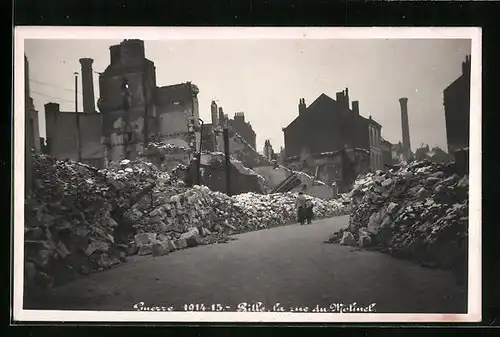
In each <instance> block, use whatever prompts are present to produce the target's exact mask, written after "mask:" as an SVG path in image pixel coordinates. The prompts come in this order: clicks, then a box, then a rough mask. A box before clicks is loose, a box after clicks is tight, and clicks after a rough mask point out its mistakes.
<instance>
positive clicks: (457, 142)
mask: <svg viewBox="0 0 500 337" xmlns="http://www.w3.org/2000/svg"><path fill="white" fill-rule="evenodd" d="M470 75H471V58H470V55H467V56H466V57H465V61H464V62H462V75H460V77H458V78H457V79H456V80H455V81H453V83H451V84H450V85H449V86H448V87H447V88H446V89H444V91H443V104H444V114H445V120H446V140H447V143H448V153H449V154H450V155H454V154H455V152H456V151H457V150H460V149H464V148H468V147H469V124H470V122H469V120H470V89H471V77H470Z"/></svg>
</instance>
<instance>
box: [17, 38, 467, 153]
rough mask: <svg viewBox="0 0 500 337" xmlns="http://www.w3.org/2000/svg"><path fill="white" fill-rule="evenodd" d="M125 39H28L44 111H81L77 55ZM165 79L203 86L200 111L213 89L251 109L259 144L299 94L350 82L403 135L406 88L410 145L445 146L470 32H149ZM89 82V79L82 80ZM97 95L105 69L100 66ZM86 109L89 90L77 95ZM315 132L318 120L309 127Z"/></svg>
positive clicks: (206, 108) (292, 110)
mask: <svg viewBox="0 0 500 337" xmlns="http://www.w3.org/2000/svg"><path fill="white" fill-rule="evenodd" d="M120 42H121V40H26V43H25V53H26V55H27V57H28V60H29V63H30V75H29V76H30V86H31V96H32V97H33V100H34V102H35V108H36V109H37V110H38V111H39V112H40V115H39V116H40V134H41V136H42V137H43V136H45V116H44V113H43V110H44V108H43V106H44V104H46V103H47V102H57V103H59V104H60V105H61V109H62V110H66V111H74V75H73V73H74V72H75V71H80V64H79V62H78V59H79V58H82V57H90V58H93V59H94V70H95V71H101V72H102V71H103V70H104V69H105V68H106V66H107V65H108V64H109V46H110V45H113V44H118V43H120ZM145 45H146V57H147V58H148V59H150V60H151V61H153V62H154V63H155V65H156V79H157V85H158V86H163V85H170V84H176V83H181V82H187V81H192V82H193V83H194V84H196V85H197V86H198V87H199V89H200V93H199V96H198V98H199V103H200V105H199V106H200V117H201V118H202V119H204V120H205V122H207V121H209V119H210V102H211V101H212V100H213V99H215V100H217V104H218V105H219V106H222V107H223V108H224V111H225V112H226V113H228V114H229V115H230V116H232V115H233V114H234V113H235V112H238V111H243V112H244V113H245V118H246V119H247V120H248V121H250V122H251V124H252V126H253V129H254V130H255V132H256V133H257V148H258V150H259V151H261V150H262V147H263V145H264V141H265V139H270V140H271V144H272V145H273V147H274V149H275V150H279V148H280V146H283V142H284V140H283V132H282V130H281V128H282V127H284V126H286V125H288V124H289V123H290V122H291V121H292V120H293V119H294V118H295V117H296V116H297V114H298V107H297V105H298V102H299V98H302V97H303V98H305V101H306V104H307V105H309V104H311V103H312V102H313V101H314V100H315V99H316V98H317V97H318V96H319V95H320V94H321V93H325V94H326V95H329V96H330V97H332V98H335V93H336V92H337V91H341V90H343V89H344V88H346V87H348V88H349V96H350V99H351V101H352V100H359V101H360V103H359V105H360V113H361V115H363V116H365V117H368V116H369V115H371V116H372V118H374V119H375V120H376V121H378V122H379V123H380V124H381V125H382V136H383V137H384V138H385V139H387V140H389V141H390V142H393V143H397V142H398V141H399V140H401V117H400V107H399V101H398V99H399V98H400V97H408V111H409V120H410V139H411V145H412V149H413V150H415V149H416V148H418V147H419V146H420V144H421V143H426V144H429V145H431V146H434V145H438V146H440V147H441V148H443V149H444V150H446V149H447V145H446V129H445V120H444V107H443V98H442V97H443V89H444V88H446V87H447V86H448V85H449V84H450V83H451V82H453V81H454V80H455V79H456V78H457V77H458V76H460V74H461V71H462V68H461V64H462V61H463V60H464V59H465V55H468V54H470V49H471V44H470V40H456V39H455V40H442V39H441V40H415V39H410V40H345V39H344V40H306V39H302V40H231V41H228V40H184V41H182V40H170V41H146V42H145ZM79 86H80V88H81V84H79ZM94 86H95V96H96V97H95V98H96V100H97V98H98V96H99V95H98V93H99V90H98V75H97V74H95V76H94ZM79 97H80V98H79V106H80V108H79V109H80V111H81V109H82V106H81V102H82V100H81V95H80V96H79ZM311 132H313V130H311Z"/></svg>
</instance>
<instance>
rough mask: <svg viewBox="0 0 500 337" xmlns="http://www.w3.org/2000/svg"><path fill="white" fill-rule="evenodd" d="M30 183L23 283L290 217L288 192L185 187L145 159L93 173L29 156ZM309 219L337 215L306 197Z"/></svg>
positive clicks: (332, 205) (337, 210)
mask: <svg viewBox="0 0 500 337" xmlns="http://www.w3.org/2000/svg"><path fill="white" fill-rule="evenodd" d="M33 160H34V164H33V165H34V179H35V188H34V190H33V191H32V192H31V193H30V194H29V195H27V196H26V203H25V261H26V263H25V273H24V274H25V275H24V276H25V283H24V284H25V286H26V289H27V290H28V291H31V290H32V289H37V288H38V287H51V286H53V285H57V284H61V283H65V282H67V281H69V280H71V279H74V278H75V277H77V276H78V275H82V274H88V273H91V272H97V271H102V270H105V269H107V268H110V267H112V266H114V265H117V264H119V263H121V262H124V261H126V260H127V256H129V255H133V254H140V255H148V254H152V255H155V256H158V255H165V254H168V253H169V252H171V251H174V250H177V249H183V248H187V247H191V246H196V245H199V244H211V243H220V242H227V241H228V240H229V237H228V235H230V234H235V233H242V232H246V231H251V230H257V229H262V228H269V227H273V226H281V225H285V224H289V223H290V222H294V221H295V205H294V203H295V197H296V196H295V195H294V194H292V193H287V194H271V195H260V194H255V193H246V194H241V195H237V196H232V197H229V196H227V195H226V194H224V193H220V192H214V191H211V190H210V189H208V188H207V187H205V186H195V187H193V188H188V187H186V186H185V185H184V183H183V182H182V181H180V180H179V179H178V177H176V176H175V171H174V172H173V173H170V174H169V173H166V172H164V171H162V170H159V169H158V168H157V167H156V166H155V165H153V164H151V163H149V162H147V161H145V160H133V161H131V160H123V161H122V162H120V163H114V164H113V165H111V166H110V167H109V168H107V169H104V170H98V169H96V168H94V167H91V166H88V165H85V164H81V163H76V162H73V161H58V160H55V159H54V158H51V157H48V156H45V155H40V154H34V155H33ZM313 202H314V204H315V215H316V217H317V218H324V217H330V216H334V215H340V214H345V213H346V212H348V208H347V207H346V206H344V205H343V203H341V202H339V201H328V202H327V201H323V200H320V199H315V198H313Z"/></svg>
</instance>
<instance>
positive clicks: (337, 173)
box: [281, 56, 471, 191]
mask: <svg viewBox="0 0 500 337" xmlns="http://www.w3.org/2000/svg"><path fill="white" fill-rule="evenodd" d="M470 62H471V60H470V56H466V59H465V62H463V64H462V75H461V76H460V77H459V78H458V79H457V80H455V81H454V82H453V83H452V84H450V86H448V87H447V88H446V89H444V91H443V97H444V102H443V103H444V108H445V120H446V136H447V142H448V154H447V153H446V152H445V151H443V150H441V149H439V148H437V147H435V148H432V150H430V149H429V148H428V147H427V148H425V147H422V148H420V149H418V150H417V154H418V158H417V159H429V160H434V161H438V162H441V163H446V162H449V161H450V160H452V158H453V155H454V153H455V152H456V151H457V150H460V149H463V148H468V146H469V119H470V65H471V63H470ZM399 104H400V108H401V131H402V132H401V133H402V141H400V142H398V143H397V144H391V143H390V142H389V141H387V140H385V139H383V137H382V126H381V125H380V124H379V123H378V122H376V121H375V120H374V119H373V118H372V117H371V116H369V117H368V118H366V117H363V116H362V115H361V114H360V105H359V101H353V102H352V103H351V102H350V99H349V90H348V89H347V88H346V89H345V90H343V91H341V92H337V93H336V97H335V99H333V98H331V97H329V96H328V95H326V94H324V93H323V94H321V95H320V96H319V97H318V98H317V99H316V100H315V101H314V102H312V103H311V104H310V105H308V106H307V105H306V102H305V100H304V99H303V98H301V99H299V105H298V116H297V117H296V118H295V119H294V120H293V121H292V122H291V123H290V124H289V125H288V126H286V127H285V128H283V133H284V142H285V148H284V151H282V153H281V157H282V163H283V164H284V165H286V166H288V167H290V168H291V169H294V170H300V171H303V172H307V173H309V174H312V175H314V176H316V177H318V178H319V179H321V180H322V181H324V182H326V183H328V184H335V185H337V186H338V188H339V190H340V191H343V190H344V191H345V190H348V189H349V188H350V186H351V184H352V182H353V181H354V179H355V178H356V177H357V175H358V174H361V173H366V172H369V171H372V172H374V171H377V170H384V169H386V168H388V167H391V166H393V165H394V164H397V163H398V162H403V161H409V160H413V159H415V154H414V153H413V152H412V150H411V145H410V126H409V118H408V98H406V97H403V98H400V99H399Z"/></svg>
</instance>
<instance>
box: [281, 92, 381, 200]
mask: <svg viewBox="0 0 500 337" xmlns="http://www.w3.org/2000/svg"><path fill="white" fill-rule="evenodd" d="M298 110H299V115H298V116H297V118H295V120H293V121H292V122H291V123H290V124H289V125H288V126H287V127H285V128H283V133H284V138H285V156H286V158H285V164H286V165H288V166H289V167H292V168H293V169H297V170H302V171H305V172H308V173H309V174H312V175H315V176H317V177H320V178H321V180H322V181H324V182H326V183H328V184H333V183H335V184H337V185H338V186H339V189H340V191H342V190H345V189H347V188H348V187H349V186H350V184H351V183H352V181H354V179H355V178H356V176H357V175H358V174H359V173H365V172H367V171H370V170H371V171H375V170H378V169H383V168H384V165H383V154H382V148H381V129H382V127H381V125H380V124H379V123H377V122H376V121H375V120H373V119H372V118H371V117H369V118H365V117H363V116H361V115H360V112H359V102H358V101H353V102H352V106H351V107H350V102H349V90H348V89H346V90H344V91H342V92H338V93H337V94H336V99H332V98H330V97H329V96H327V95H325V94H321V95H320V96H319V97H318V98H317V99H316V100H315V101H314V102H313V103H311V104H310V105H309V106H306V103H305V100H304V99H303V98H302V99H300V100H299V106H298Z"/></svg>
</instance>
